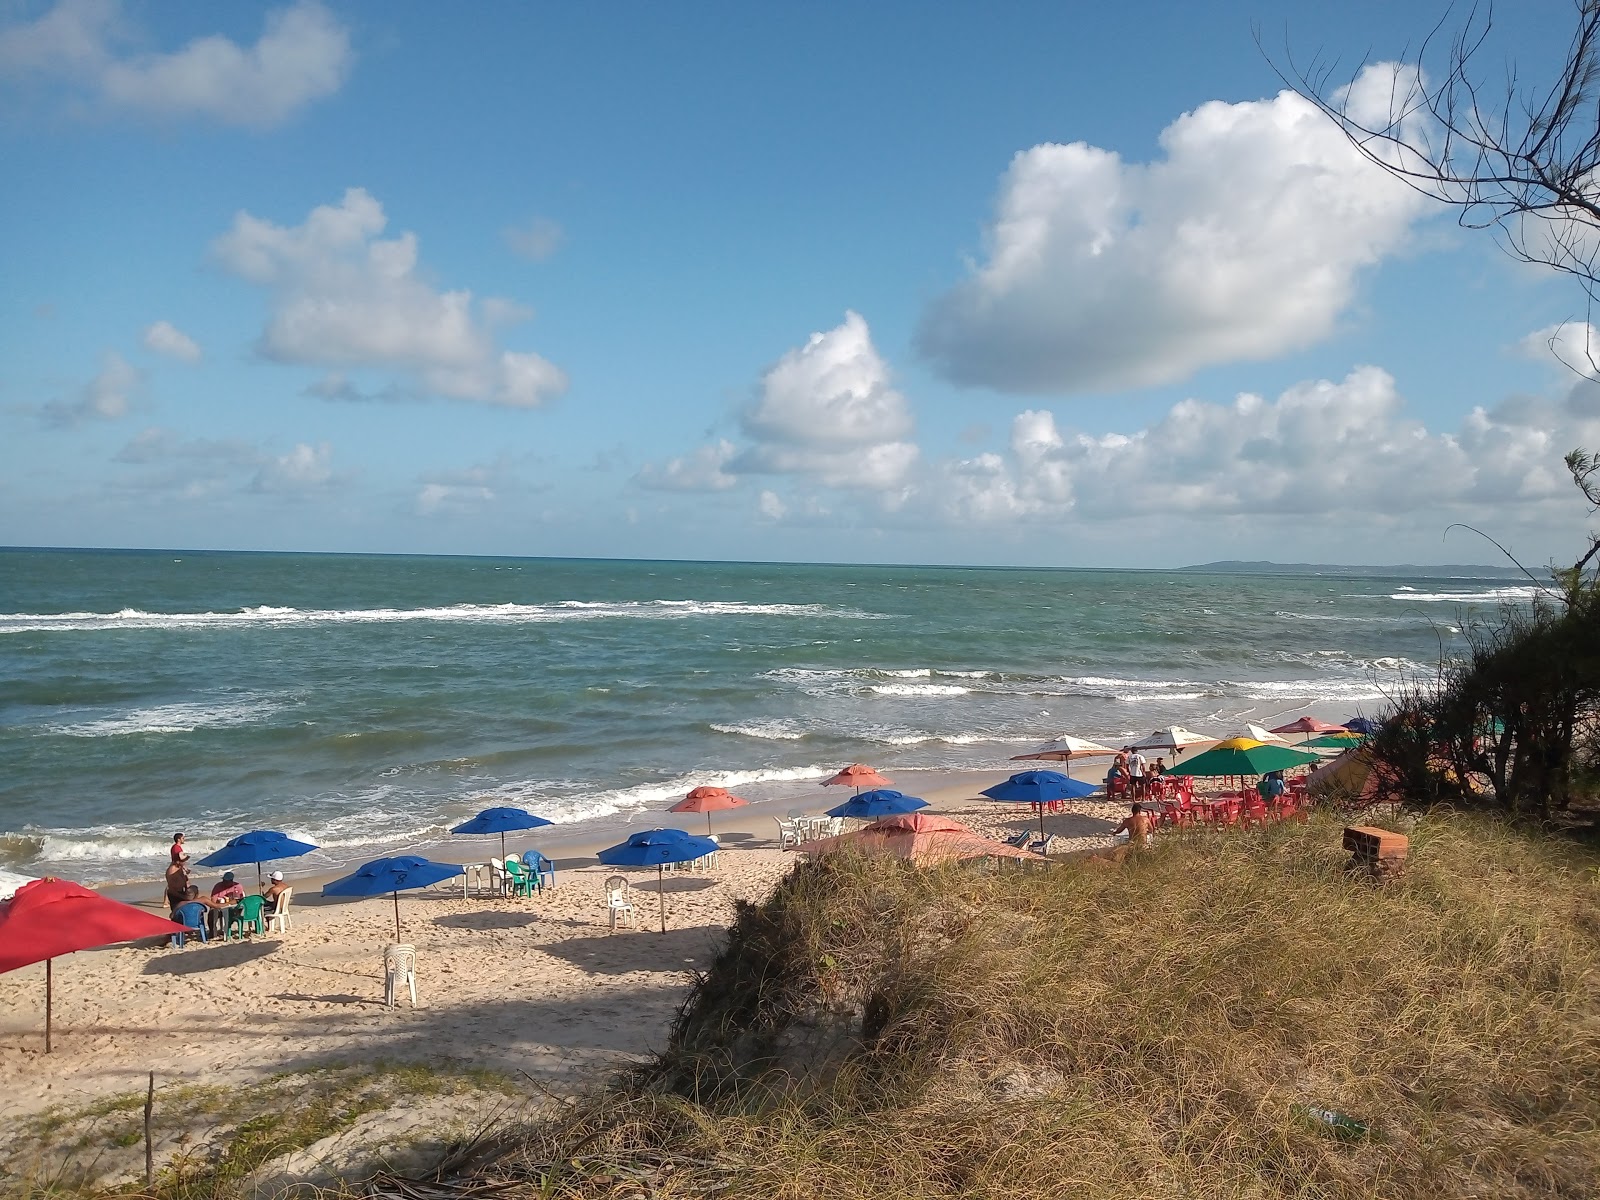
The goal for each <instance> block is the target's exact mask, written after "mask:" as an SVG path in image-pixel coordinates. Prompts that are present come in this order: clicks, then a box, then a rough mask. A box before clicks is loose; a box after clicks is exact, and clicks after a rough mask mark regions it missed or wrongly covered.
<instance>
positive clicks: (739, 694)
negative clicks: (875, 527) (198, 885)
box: [0, 550, 1529, 882]
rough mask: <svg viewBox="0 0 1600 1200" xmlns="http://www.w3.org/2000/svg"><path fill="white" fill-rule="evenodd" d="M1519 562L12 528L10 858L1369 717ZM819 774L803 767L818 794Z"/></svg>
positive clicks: (58, 865) (327, 850)
mask: <svg viewBox="0 0 1600 1200" xmlns="http://www.w3.org/2000/svg"><path fill="white" fill-rule="evenodd" d="M1528 594H1529V592H1528V590H1527V589H1524V588H1520V587H1516V586H1508V584H1507V581H1505V580H1504V579H1468V578H1453V579H1447V580H1444V579H1438V578H1416V577H1388V576H1363V577H1351V576H1343V575H1340V576H1331V575H1330V576H1324V575H1305V576H1266V575H1249V576H1245V575H1221V574H1218V575H1207V574H1194V573H1183V572H1161V571H1139V572H1132V571H1099V570H1003V569H967V568H926V567H872V566H825V565H824V566H817V565H767V564H744V563H682V562H624V561H593V560H585V561H576V560H551V559H511V558H457V557H405V556H375V555H301V554H236V553H210V552H193V551H137V552H121V551H34V550H8V551H0V752H3V758H4V770H3V771H0V869H9V870H14V871H21V872H24V873H27V874H33V875H39V874H45V873H51V874H59V875H63V876H66V877H69V878H75V879H80V880H83V881H86V882H108V881H115V880H125V879H137V878H144V879H149V878H154V877H155V876H156V875H158V874H159V871H160V868H161V866H162V864H163V862H164V859H165V850H166V845H167V843H168V840H169V836H170V834H171V833H172V832H174V831H175V830H177V829H180V828H181V829H183V830H185V831H186V832H187V834H188V840H189V844H190V846H191V847H192V848H193V849H194V850H196V851H197V852H199V853H204V852H205V851H206V850H208V849H210V848H212V847H214V846H216V845H218V844H220V843H221V842H222V841H224V840H226V839H227V838H228V837H230V836H232V835H233V834H236V833H240V832H243V831H245V830H248V829H254V828H262V827H265V828H274V829H282V830H285V831H288V832H290V833H292V834H294V835H295V836H299V837H303V838H306V839H308V840H311V841H314V842H316V843H318V844H319V845H320V846H321V847H322V850H321V851H320V852H319V854H318V855H316V856H311V857H310V858H308V859H307V860H305V861H306V863H307V865H309V866H329V865H337V864H342V863H347V862H351V861H359V860H361V859H363V858H366V857H372V856H374V855H376V854H379V853H383V852H388V851H391V850H392V849H393V848H395V847H398V846H403V845H405V844H407V843H408V842H415V841H419V840H432V839H435V838H438V837H439V836H441V835H442V834H443V833H444V831H445V830H446V829H447V828H448V827H449V826H450V825H452V824H456V823H459V822H460V821H461V820H463V819H465V818H466V817H467V816H470V815H471V814H472V813H473V812H475V811H477V809H479V808H481V807H484V806H485V805H486V804H489V803H500V804H514V805H518V806H522V807H526V808H529V809H531V810H532V811H533V812H536V813H538V814H540V815H542V816H545V817H547V818H549V819H550V820H552V821H555V822H557V823H562V824H569V823H574V822H582V821H585V820H591V819H594V818H597V817H601V816H605V815H607V814H616V813H631V812H641V811H644V810H652V809H660V808H664V807H666V806H667V805H668V804H670V803H671V802H672V801H674V800H676V799H678V798H679V797H681V795H682V794H683V793H684V792H685V791H687V790H688V789H689V788H690V787H693V786H695V785H697V784H703V783H710V784H721V785H724V786H728V787H737V788H739V789H740V790H741V791H742V792H744V793H745V794H748V795H750V797H751V798H752V799H756V798H764V797H770V796H775V795H782V794H783V792H784V789H786V788H787V789H790V790H792V791H795V792H796V793H798V792H799V791H801V789H802V788H804V787H806V786H809V785H810V781H814V780H817V779H819V778H821V777H823V776H824V775H825V774H829V773H831V772H833V771H834V770H836V769H837V768H838V767H839V766H841V765H843V764H845V763H848V762H853V761H865V762H869V763H872V764H874V765H877V766H879V767H881V768H884V769H886V770H891V771H892V770H894V769H897V768H898V769H902V770H906V769H912V768H948V769H960V768H996V767H1003V766H1005V765H1006V760H1007V759H1008V757H1009V756H1010V755H1013V754H1018V753H1022V752H1024V751H1026V750H1027V749H1029V748H1031V747H1032V746H1033V745H1035V744H1036V743H1039V742H1042V741H1045V740H1047V739H1049V738H1051V737H1053V736H1055V735H1057V734H1060V733H1072V734H1075V735H1078V736H1084V737H1090V738H1095V739H1097V740H1100V741H1107V742H1112V743H1118V744H1120V743H1121V742H1123V741H1127V740H1130V739H1131V738H1132V737H1134V736H1136V735H1138V734H1141V733H1146V732H1149V731H1150V730H1151V729H1154V728H1156V727H1158V726H1162V725H1167V724H1173V723H1177V724H1182V725H1186V726H1189V727H1190V728H1192V729H1194V730H1196V731H1197V732H1200V733H1209V734H1211V735H1213V736H1226V735H1227V734H1229V733H1232V732H1237V731H1238V730H1239V729H1240V728H1241V727H1242V725H1243V723H1244V722H1245V721H1247V720H1248V721H1257V722H1259V723H1265V724H1274V723H1277V724H1281V723H1283V722H1285V721H1287V720H1290V719H1292V718H1293V717H1294V716H1296V715H1299V714H1301V713H1307V712H1309V713H1312V714H1314V715H1318V716H1322V717H1325V718H1330V719H1333V720H1342V719H1344V718H1347V717H1349V716H1351V715H1353V714H1354V713H1356V712H1358V711H1359V712H1364V713H1367V714H1372V713H1374V712H1378V711H1381V710H1382V708H1383V707H1384V704H1385V699H1384V698H1385V696H1386V695H1388V694H1392V692H1393V689H1394V688H1395V687H1396V685H1398V684H1399V683H1401V682H1402V681H1403V680H1405V679H1407V678H1408V677H1410V676H1412V675H1414V674H1416V673H1419V672H1420V673H1424V674H1426V673H1431V671H1432V669H1433V667H1434V665H1435V664H1436V663H1437V661H1438V658H1439V655H1440V653H1441V650H1442V651H1444V652H1445V653H1448V652H1449V651H1450V650H1451V648H1452V646H1456V645H1459V639H1460V628H1461V625H1462V623H1463V621H1466V620H1470V619H1471V618H1472V614H1473V613H1474V612H1480V613H1481V612H1491V613H1492V612H1493V611H1494V609H1495V608H1496V606H1498V605H1499V604H1501V603H1504V602H1508V601H1509V602H1516V601H1518V600H1521V599H1525V598H1526V596H1527V595H1528ZM812 798H813V797H810V796H808V801H809V800H810V799H812Z"/></svg>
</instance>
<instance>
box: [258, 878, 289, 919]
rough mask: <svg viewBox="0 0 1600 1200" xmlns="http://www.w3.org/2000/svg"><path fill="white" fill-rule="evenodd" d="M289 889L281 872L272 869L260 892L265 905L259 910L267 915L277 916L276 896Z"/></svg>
mask: <svg viewBox="0 0 1600 1200" xmlns="http://www.w3.org/2000/svg"><path fill="white" fill-rule="evenodd" d="M289 890H290V888H289V885H288V884H287V883H285V882H284V881H283V872H282V871H274V872H273V873H272V874H271V875H270V876H269V877H268V883H267V886H266V887H265V888H264V889H263V890H262V892H261V895H262V897H263V898H264V899H265V900H266V902H267V903H266V906H265V907H264V908H263V909H262V910H261V911H262V912H263V913H265V914H266V915H267V916H269V917H275V916H277V915H278V897H279V896H281V895H283V894H284V893H285V892H287V891H289Z"/></svg>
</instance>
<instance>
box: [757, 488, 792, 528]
mask: <svg viewBox="0 0 1600 1200" xmlns="http://www.w3.org/2000/svg"><path fill="white" fill-rule="evenodd" d="M756 511H757V512H759V513H760V514H761V516H762V517H763V518H764V519H766V520H768V521H781V520H783V518H784V517H785V516H786V515H787V514H788V512H789V506H788V505H786V504H785V503H784V502H783V498H782V497H781V496H779V495H778V493H777V492H774V491H770V490H767V489H762V492H761V495H760V497H759V498H758V499H757V501H756Z"/></svg>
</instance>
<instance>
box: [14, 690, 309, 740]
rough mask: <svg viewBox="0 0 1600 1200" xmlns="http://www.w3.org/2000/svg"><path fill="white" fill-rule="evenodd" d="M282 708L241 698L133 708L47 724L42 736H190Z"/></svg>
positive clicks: (270, 702)
mask: <svg viewBox="0 0 1600 1200" xmlns="http://www.w3.org/2000/svg"><path fill="white" fill-rule="evenodd" d="M281 707H282V706H281V705H280V704H279V703H278V702H276V701H273V700H265V699H259V698H257V699H242V700H229V701H223V702H221V703H216V702H209V703H208V702H206V701H195V702H191V703H183V704H159V705H156V706H154V707H152V708H135V709H130V710H129V711H127V712H121V713H113V714H111V715H109V716H105V717H99V718H96V719H95V720H91V721H79V722H75V723H73V724H70V725H46V726H42V727H41V728H40V730H39V732H40V733H44V734H57V735H59V736H62V737H83V738H94V737H127V736H129V735H132V734H141V733H143V734H163V733H193V732H194V731H195V730H197V729H230V728H234V727H237V726H240V725H253V724H256V723H257V722H258V721H260V720H261V719H262V718H263V717H266V716H268V715H270V714H272V713H274V712H276V711H278V710H279V709H280V708H281Z"/></svg>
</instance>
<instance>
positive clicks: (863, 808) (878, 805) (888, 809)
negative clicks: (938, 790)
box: [828, 788, 928, 821]
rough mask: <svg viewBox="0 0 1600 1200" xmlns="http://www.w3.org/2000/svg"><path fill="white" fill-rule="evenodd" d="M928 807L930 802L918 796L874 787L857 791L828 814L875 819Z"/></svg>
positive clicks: (859, 818) (866, 819)
mask: <svg viewBox="0 0 1600 1200" xmlns="http://www.w3.org/2000/svg"><path fill="white" fill-rule="evenodd" d="M927 807H928V802H927V801H926V800H923V799H922V798H920V797H918V796H907V795H904V794H903V793H901V792H897V791H895V790H894V789H893V788H873V789H872V790H871V791H870V792H857V793H856V794H855V795H854V796H851V797H850V799H848V800H846V801H845V802H844V803H843V804H838V805H835V806H834V807H833V808H830V809H829V810H828V815H829V816H830V817H855V818H857V819H858V820H862V821H875V820H877V819H878V818H879V817H892V816H895V815H896V814H897V813H908V812H915V811H916V810H917V809H919V808H927Z"/></svg>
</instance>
